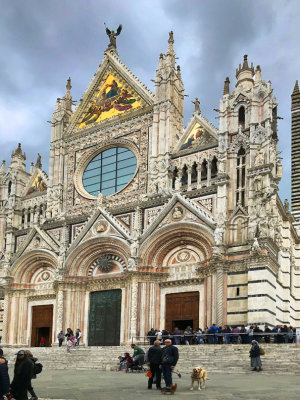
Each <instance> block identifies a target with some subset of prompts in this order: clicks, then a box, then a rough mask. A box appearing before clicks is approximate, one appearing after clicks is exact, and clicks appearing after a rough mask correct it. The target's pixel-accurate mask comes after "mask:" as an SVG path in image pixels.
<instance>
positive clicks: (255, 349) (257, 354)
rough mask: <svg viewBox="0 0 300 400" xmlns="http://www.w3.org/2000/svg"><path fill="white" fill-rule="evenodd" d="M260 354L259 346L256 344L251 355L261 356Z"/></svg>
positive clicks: (251, 350)
mask: <svg viewBox="0 0 300 400" xmlns="http://www.w3.org/2000/svg"><path fill="white" fill-rule="evenodd" d="M259 356H260V351H259V346H258V345H257V344H255V345H254V346H252V347H251V349H250V357H259Z"/></svg>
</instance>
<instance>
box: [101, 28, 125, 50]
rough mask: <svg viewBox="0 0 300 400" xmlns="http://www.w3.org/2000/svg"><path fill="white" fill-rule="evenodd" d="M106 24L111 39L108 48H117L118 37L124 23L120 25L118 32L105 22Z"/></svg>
mask: <svg viewBox="0 0 300 400" xmlns="http://www.w3.org/2000/svg"><path fill="white" fill-rule="evenodd" d="M104 25H105V30H106V34H107V36H108V37H109V41H110V43H109V45H108V48H109V49H110V48H114V49H116V48H117V41H116V37H117V36H119V35H120V33H121V30H122V25H121V24H120V25H119V27H118V29H117V32H115V31H111V30H109V29H108V28H107V26H106V24H105V23H104Z"/></svg>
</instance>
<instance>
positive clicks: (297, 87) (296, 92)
mask: <svg viewBox="0 0 300 400" xmlns="http://www.w3.org/2000/svg"><path fill="white" fill-rule="evenodd" d="M298 93H299V85H298V80H296V83H295V86H294V90H293V93H292V95H294V94H298Z"/></svg>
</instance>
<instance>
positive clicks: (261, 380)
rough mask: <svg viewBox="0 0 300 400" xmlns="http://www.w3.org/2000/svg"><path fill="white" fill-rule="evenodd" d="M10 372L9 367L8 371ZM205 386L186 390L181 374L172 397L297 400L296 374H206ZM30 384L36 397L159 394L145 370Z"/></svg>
mask: <svg viewBox="0 0 300 400" xmlns="http://www.w3.org/2000/svg"><path fill="white" fill-rule="evenodd" d="M10 373H11V374H12V369H11V371H10ZM209 378H210V380H209V381H207V385H206V389H205V390H202V391H201V392H198V390H195V389H194V391H193V392H192V391H190V390H189V384H190V378H189V375H188V374H183V376H182V378H181V379H179V378H178V377H177V376H175V377H174V382H176V383H177V384H178V390H177V392H176V394H175V396H177V397H179V398H187V399H190V400H194V399H197V400H199V399H201V398H202V399H206V400H227V399H228V400H229V399H230V400H232V399H233V398H235V399H243V400H244V399H247V400H280V399H289V400H299V399H300V386H299V377H298V376H296V375H272V376H270V375H263V374H260V373H257V372H253V373H251V374H240V375H238V374H209ZM33 386H34V388H35V389H36V392H37V394H38V396H39V398H51V399H52V398H53V399H80V400H81V399H82V400H86V399H89V400H99V399H101V400H118V399H122V400H132V399H133V398H139V399H143V400H147V399H149V400H150V399H153V398H159V397H161V396H162V395H161V393H160V391H157V390H156V389H155V388H154V389H152V390H148V389H147V377H146V376H145V374H144V373H128V374H126V373H124V372H113V371H112V372H106V371H99V370H91V371H86V370H84V371H79V370H71V369H66V370H56V371H55V370H44V371H43V372H42V374H41V375H40V376H39V377H38V379H36V380H34V381H33Z"/></svg>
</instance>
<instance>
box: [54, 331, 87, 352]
mask: <svg viewBox="0 0 300 400" xmlns="http://www.w3.org/2000/svg"><path fill="white" fill-rule="evenodd" d="M81 337H82V333H81V330H80V329H79V328H78V329H76V332H75V335H74V333H73V330H72V329H71V328H68V329H67V332H66V333H64V332H63V331H60V332H59V333H58V335H57V339H58V346H59V347H61V346H62V344H63V342H64V340H65V339H66V345H67V353H68V354H70V353H71V350H76V347H77V346H79V342H80V339H81Z"/></svg>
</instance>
